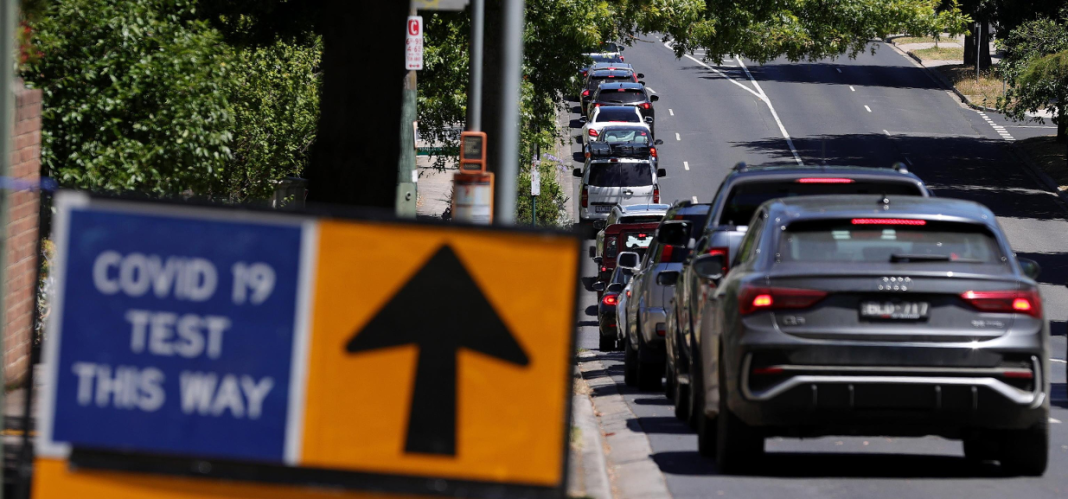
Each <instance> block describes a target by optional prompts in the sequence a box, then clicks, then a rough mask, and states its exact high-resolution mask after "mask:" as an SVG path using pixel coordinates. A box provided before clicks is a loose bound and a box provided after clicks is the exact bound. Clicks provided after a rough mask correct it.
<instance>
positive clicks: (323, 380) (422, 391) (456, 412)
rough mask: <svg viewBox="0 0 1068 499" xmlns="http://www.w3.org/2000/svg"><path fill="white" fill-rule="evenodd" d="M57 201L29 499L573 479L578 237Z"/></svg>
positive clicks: (526, 490)
mask: <svg viewBox="0 0 1068 499" xmlns="http://www.w3.org/2000/svg"><path fill="white" fill-rule="evenodd" d="M55 205H56V208H57V213H56V217H55V221H54V229H55V232H54V234H53V237H54V240H55V241H56V248H57V255H56V259H55V263H54V267H53V271H54V272H55V274H54V275H56V278H57V284H56V295H55V298H54V301H53V307H54V308H53V310H54V311H53V314H52V316H51V317H50V320H51V322H50V324H49V328H48V331H49V333H48V335H49V336H48V338H47V340H46V343H45V364H44V368H43V372H44V373H45V378H44V386H43V388H42V400H41V403H40V407H39V408H38V409H39V414H38V421H39V428H40V429H39V431H40V437H39V440H38V445H37V456H38V460H37V464H36V467H37V472H35V481H34V497H35V498H41V499H56V498H60V497H63V498H66V497H74V496H77V497H81V498H87V499H96V498H104V497H108V498H120V499H121V498H127V497H130V498H133V497H146V498H149V499H157V498H158V499H162V498H167V499H178V498H181V499H185V498H189V499H192V498H193V497H201V496H204V495H210V496H211V497H217V498H220V499H221V498H237V497H294V498H298V499H307V498H313V497H314V498H318V497H326V496H328V495H329V494H328V493H327V492H328V489H329V490H332V491H333V492H329V493H334V492H337V491H339V490H340V491H345V490H349V491H352V494H356V495H352V494H349V493H343V494H342V493H339V494H340V495H339V496H337V497H345V498H347V497H363V496H359V495H358V494H359V491H361V490H362V491H366V490H373V491H375V492H380V493H386V495H387V496H389V495H390V494H432V495H439V496H440V495H445V496H461V497H473V498H486V497H497V496H500V495H501V494H502V493H503V494H508V495H510V496H515V497H531V498H562V497H563V496H564V491H565V484H566V476H565V475H566V447H567V440H568V433H569V432H568V428H569V423H568V421H569V414H570V412H569V407H568V403H569V400H570V370H571V360H572V355H573V351H572V350H573V335H574V317H575V311H576V308H575V307H576V297H577V284H576V283H577V277H578V268H579V267H578V251H577V250H578V240H577V239H576V238H575V237H574V236H571V235H563V234H558V233H551V232H534V231H529V232H523V231H518V230H501V229H487V228H474V227H463V226H450V225H427V224H420V223H414V222H400V221H397V222H392V221H360V220H327V219H322V220H321V219H316V218H312V217H307V216H298V215H282V214H277V213H269V212H248V211H239V210H221V209H208V208H190V207H185V206H176V205H163V204H152V203H144V202H128V201H116V200H101V199H90V198H89V197H87V196H84V195H80V194H73V193H60V194H59V195H58V196H57V198H56V204H55ZM531 275H536V276H538V279H537V280H536V282H531V281H530V276H531ZM517 282H524V283H527V285H524V286H519V287H517V286H516V285H515V283H517ZM168 475H182V476H187V477H188V476H190V475H192V476H194V477H196V478H194V479H189V480H186V481H183V482H181V483H182V484H183V485H182V486H181V487H178V486H176V485H175V483H176V482H178V479H176V478H174V477H173V476H168ZM204 478H210V480H206V479H204ZM262 482H269V483H271V484H273V485H272V486H271V487H265V486H264V484H263V483H262ZM324 487H325V489H324ZM157 490H159V491H164V490H165V491H166V493H161V494H159V495H155V494H154V493H153V492H154V491H157ZM283 491H285V493H284V494H283ZM72 494H74V495H72ZM330 497H335V496H330Z"/></svg>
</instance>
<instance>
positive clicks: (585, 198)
mask: <svg viewBox="0 0 1068 499" xmlns="http://www.w3.org/2000/svg"><path fill="white" fill-rule="evenodd" d="M581 201H582V207H583V208H589V206H590V188H589V187H585V186H583V187H582V199H581Z"/></svg>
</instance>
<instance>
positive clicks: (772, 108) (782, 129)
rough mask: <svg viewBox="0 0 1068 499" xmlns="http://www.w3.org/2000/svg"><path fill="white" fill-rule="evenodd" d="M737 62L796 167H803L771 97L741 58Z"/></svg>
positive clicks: (803, 163)
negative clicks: (765, 108) (783, 141)
mask: <svg viewBox="0 0 1068 499" xmlns="http://www.w3.org/2000/svg"><path fill="white" fill-rule="evenodd" d="M734 59H735V60H736V61H738V65H739V66H741V67H742V71H745V76H746V77H748V78H749V81H751V82H753V86H754V87H756V89H757V90H758V91H759V92H760V99H761V100H763V101H764V104H767V105H768V111H771V117H772V118H775V124H777V125H779V132H781V133H782V136H783V137H784V138H786V145H787V146H789V147H790V152H791V153H793V155H794V159H795V160H797V165H798V166H805V162H804V161H802V160H801V154H800V153H798V152H797V147H795V146H794V139H793V138H791V137H790V132H787V131H786V126H784V125H783V124H782V120H781V119H779V113H777V112H775V106H773V105H771V97H768V94H767V93H765V92H764V88H763V87H761V86H760V82H758V81H757V79H756V78H754V77H753V73H750V72H749V68H748V67H747V66H746V65H745V62H744V61H742V58H741V57H735V58H734Z"/></svg>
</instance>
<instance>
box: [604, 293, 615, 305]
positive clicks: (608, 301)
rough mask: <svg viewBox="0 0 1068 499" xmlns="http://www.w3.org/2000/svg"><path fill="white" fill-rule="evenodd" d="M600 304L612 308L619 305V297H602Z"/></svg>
mask: <svg viewBox="0 0 1068 499" xmlns="http://www.w3.org/2000/svg"><path fill="white" fill-rule="evenodd" d="M601 303H603V304H605V305H612V306H615V305H619V295H604V298H601Z"/></svg>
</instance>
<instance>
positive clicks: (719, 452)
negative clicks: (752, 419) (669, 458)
mask: <svg viewBox="0 0 1068 499" xmlns="http://www.w3.org/2000/svg"><path fill="white" fill-rule="evenodd" d="M726 379H727V377H726V376H725V370H724V368H723V360H722V358H721V359H720V362H719V416H718V417H717V418H716V420H717V421H716V423H717V424H716V427H717V429H718V434H717V435H716V467H717V468H719V471H720V472H723V473H726V474H737V473H742V472H745V471H747V470H748V469H750V467H751V466H752V465H753V464H754V463H756V462H757V461H758V460H759V459H760V457H761V456H762V455H763V454H764V436H763V435H761V434H760V433H759V432H757V431H756V430H755V429H754V428H752V427H750V426H749V425H747V424H745V422H744V421H742V420H741V419H739V418H738V416H735V415H734V413H732V412H731V410H730V407H728V404H727V383H726ZM705 424H707V422H706V423H705ZM698 443H700V442H698Z"/></svg>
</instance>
